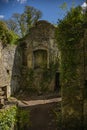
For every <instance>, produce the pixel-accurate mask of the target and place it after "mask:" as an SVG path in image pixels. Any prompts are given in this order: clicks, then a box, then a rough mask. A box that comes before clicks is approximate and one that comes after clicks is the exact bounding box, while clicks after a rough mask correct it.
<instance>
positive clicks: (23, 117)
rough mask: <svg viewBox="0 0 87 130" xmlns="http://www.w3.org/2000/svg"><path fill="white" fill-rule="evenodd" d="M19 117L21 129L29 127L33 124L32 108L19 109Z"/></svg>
mask: <svg viewBox="0 0 87 130" xmlns="http://www.w3.org/2000/svg"><path fill="white" fill-rule="evenodd" d="M17 119H18V123H19V129H20V130H24V129H26V128H27V127H28V128H29V126H31V121H30V110H29V109H22V108H19V109H18V114H17Z"/></svg>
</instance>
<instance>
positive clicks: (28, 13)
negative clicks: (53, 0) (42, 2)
mask: <svg viewBox="0 0 87 130" xmlns="http://www.w3.org/2000/svg"><path fill="white" fill-rule="evenodd" d="M41 16H42V13H41V11H39V10H37V9H36V8H34V7H32V6H25V8H24V12H23V13H22V14H19V13H14V14H13V15H12V17H11V18H10V19H9V20H7V21H6V24H7V25H8V28H9V29H10V30H12V31H14V32H15V33H17V34H18V35H19V36H20V37H23V36H25V35H26V34H27V33H28V32H29V29H30V28H31V27H32V26H34V24H35V23H36V22H37V21H38V20H39V19H40V18H41Z"/></svg>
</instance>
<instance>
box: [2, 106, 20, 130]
mask: <svg viewBox="0 0 87 130" xmlns="http://www.w3.org/2000/svg"><path fill="white" fill-rule="evenodd" d="M16 113H17V108H16V106H12V107H9V108H7V109H3V110H0V130H12V126H14V125H15V124H16V121H17V118H16Z"/></svg>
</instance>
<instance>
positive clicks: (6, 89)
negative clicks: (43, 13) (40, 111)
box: [0, 20, 59, 98]
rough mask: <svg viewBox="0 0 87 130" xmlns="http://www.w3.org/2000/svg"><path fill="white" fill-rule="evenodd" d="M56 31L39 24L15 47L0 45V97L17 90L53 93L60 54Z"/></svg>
mask: <svg viewBox="0 0 87 130" xmlns="http://www.w3.org/2000/svg"><path fill="white" fill-rule="evenodd" d="M55 29H56V28H55V27H54V26H53V25H52V24H50V23H48V22H47V21H43V20H42V21H38V22H37V23H36V25H35V26H34V27H32V28H31V29H30V31H29V33H28V34H27V35H26V36H25V37H24V38H22V39H20V40H19V44H18V46H16V45H7V46H5V47H3V45H2V42H0V94H1V95H0V97H1V98H3V95H4V96H6V97H9V96H10V95H13V94H15V93H16V92H17V91H19V90H21V89H22V90H25V89H26V90H28V91H30V92H31V91H32V92H38V93H39V92H42V91H44V92H46V91H54V89H55V86H56V81H55V80H56V78H55V75H57V77H58V71H59V70H58V64H59V51H58V47H57V43H56V40H55Z"/></svg>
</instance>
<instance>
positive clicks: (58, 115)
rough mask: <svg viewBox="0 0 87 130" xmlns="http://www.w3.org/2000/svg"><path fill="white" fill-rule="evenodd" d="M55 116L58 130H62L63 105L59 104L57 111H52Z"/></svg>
mask: <svg viewBox="0 0 87 130" xmlns="http://www.w3.org/2000/svg"><path fill="white" fill-rule="evenodd" d="M52 112H53V114H54V119H55V121H56V124H57V128H58V130H62V113H61V103H58V104H57V106H56V107H55V109H53V110H52Z"/></svg>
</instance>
